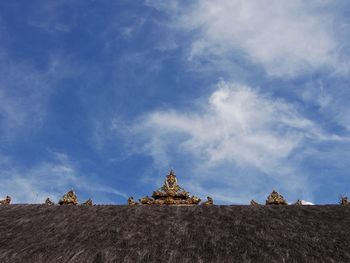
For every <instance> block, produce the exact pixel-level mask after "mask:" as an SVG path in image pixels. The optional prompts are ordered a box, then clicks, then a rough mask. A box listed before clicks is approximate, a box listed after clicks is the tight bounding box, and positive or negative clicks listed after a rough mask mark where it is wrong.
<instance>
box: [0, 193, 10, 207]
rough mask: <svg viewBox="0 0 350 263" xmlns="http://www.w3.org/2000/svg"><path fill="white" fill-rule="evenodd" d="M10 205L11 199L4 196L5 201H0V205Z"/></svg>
mask: <svg viewBox="0 0 350 263" xmlns="http://www.w3.org/2000/svg"><path fill="white" fill-rule="evenodd" d="M10 203H11V197H10V196H8V195H7V196H6V198H5V199H3V200H0V205H9V204H10Z"/></svg>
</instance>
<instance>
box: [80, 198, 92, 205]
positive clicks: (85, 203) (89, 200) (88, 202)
mask: <svg viewBox="0 0 350 263" xmlns="http://www.w3.org/2000/svg"><path fill="white" fill-rule="evenodd" d="M82 205H87V206H92V205H93V204H92V200H91V198H89V199H88V200H86V201H85V202H84V203H82Z"/></svg>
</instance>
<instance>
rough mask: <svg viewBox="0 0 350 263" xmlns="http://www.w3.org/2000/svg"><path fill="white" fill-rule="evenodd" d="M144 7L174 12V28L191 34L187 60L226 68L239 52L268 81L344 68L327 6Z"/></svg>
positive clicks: (202, 2) (232, 1)
mask: <svg viewBox="0 0 350 263" xmlns="http://www.w3.org/2000/svg"><path fill="white" fill-rule="evenodd" d="M149 3H150V4H152V5H154V6H156V7H157V8H162V10H164V9H166V10H167V11H168V12H169V13H171V12H173V17H174V20H173V21H172V22H173V23H174V25H176V27H178V28H181V29H183V30H187V31H189V32H193V41H192V43H191V47H190V54H189V58H190V59H192V60H195V59H196V58H207V59H209V60H211V62H212V63H219V64H220V63H224V65H225V67H226V66H227V62H228V60H229V59H226V58H227V57H230V54H232V53H233V54H236V56H237V53H240V52H243V54H244V56H245V57H247V58H248V59H250V60H251V61H252V62H253V63H257V64H260V65H262V66H263V67H264V68H265V70H266V72H267V73H268V74H269V75H271V76H295V75H297V74H300V73H305V72H308V71H310V70H314V69H319V68H323V67H327V68H331V69H333V70H337V71H342V70H344V69H347V68H348V64H347V62H345V61H344V59H343V58H341V56H340V55H339V54H338V52H339V47H340V43H337V39H336V38H335V34H334V24H333V23H334V21H335V17H336V14H333V13H331V12H330V11H329V10H331V8H330V6H331V2H329V1H316V2H313V3H310V2H307V1H303V0H296V1H288V2H286V1H278V0H273V1H270V2H269V3H268V4H266V3H265V2H262V1H244V0H220V1H210V0H199V1H196V2H195V3H194V4H191V5H189V7H186V8H185V7H181V5H179V4H175V3H177V2H175V3H174V2H173V4H172V5H170V6H167V7H165V6H164V5H163V4H160V3H159V1H149ZM341 61H343V62H341Z"/></svg>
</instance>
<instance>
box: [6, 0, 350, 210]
mask: <svg viewBox="0 0 350 263" xmlns="http://www.w3.org/2000/svg"><path fill="white" fill-rule="evenodd" d="M349 8H350V4H349V3H347V1H345V0H344V1H336V2H334V1H327V0H324V1H321V0H320V1H311V2H310V1H301V0H296V1H292V2H291V1H288V3H287V2H282V1H277V0H276V1H271V2H269V5H265V4H264V3H262V2H261V1H250V2H249V3H247V1H239V0H220V1H215V3H214V1H209V0H203V1H200V0H198V1H191V3H190V4H189V3H188V1H166V2H165V1H160V0H159V1H158V0H155V1H152V0H150V1H122V0H121V1H92V0H84V1H78V0H77V1H56V2H53V1H50V2H48V1H30V3H29V2H28V1H2V2H1V3H0V194H1V195H2V196H5V195H11V196H12V197H13V200H14V202H17V203H23V202H27V203H41V202H43V201H44V200H45V198H46V197H50V198H52V200H54V201H57V200H58V199H59V198H60V197H61V195H62V194H63V193H64V192H66V191H67V190H68V189H70V188H73V189H75V191H76V192H77V194H78V198H79V200H81V201H83V200H84V199H87V198H92V199H93V200H94V201H95V202H96V203H105V204H107V203H108V204H124V203H125V202H126V199H127V197H128V196H134V197H135V198H140V197H142V196H144V195H149V194H151V193H152V191H153V190H155V189H156V188H157V187H159V186H161V184H162V182H163V179H164V176H165V175H166V174H167V172H168V170H169V169H170V168H174V169H175V171H176V173H177V176H178V178H179V183H180V184H181V185H182V186H183V187H184V188H185V189H186V190H188V191H190V193H191V194H194V195H197V196H199V197H201V198H202V199H205V197H206V196H207V195H210V196H212V197H213V198H214V200H215V201H216V203H218V204H246V203H249V201H250V200H251V199H252V198H254V199H255V200H257V201H259V202H264V200H265V198H266V195H267V194H268V193H269V192H271V190H272V189H276V190H278V191H280V192H281V193H282V194H284V196H285V197H286V198H287V200H288V201H289V202H295V201H296V200H297V199H303V200H307V201H311V202H314V203H319V204H324V203H336V202H337V201H338V198H339V196H340V195H349V194H350V190H349V189H350V187H349V185H350V178H349V170H350V163H349V161H348V160H349V158H350V151H349V150H350V141H349V139H350V136H349V129H350V109H349V107H348V105H349V99H350V90H349V80H350V78H349V71H350V63H349V58H350V46H349V44H348V43H349V39H350V21H349V16H348V12H349V10H350V9H349Z"/></svg>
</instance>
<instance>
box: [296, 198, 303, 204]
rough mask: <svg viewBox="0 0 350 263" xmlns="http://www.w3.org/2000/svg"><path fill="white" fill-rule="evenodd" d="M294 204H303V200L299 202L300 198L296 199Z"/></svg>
mask: <svg viewBox="0 0 350 263" xmlns="http://www.w3.org/2000/svg"><path fill="white" fill-rule="evenodd" d="M294 205H303V202H301V200H300V199H298V200H297V201H296V202H295V204H294Z"/></svg>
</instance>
